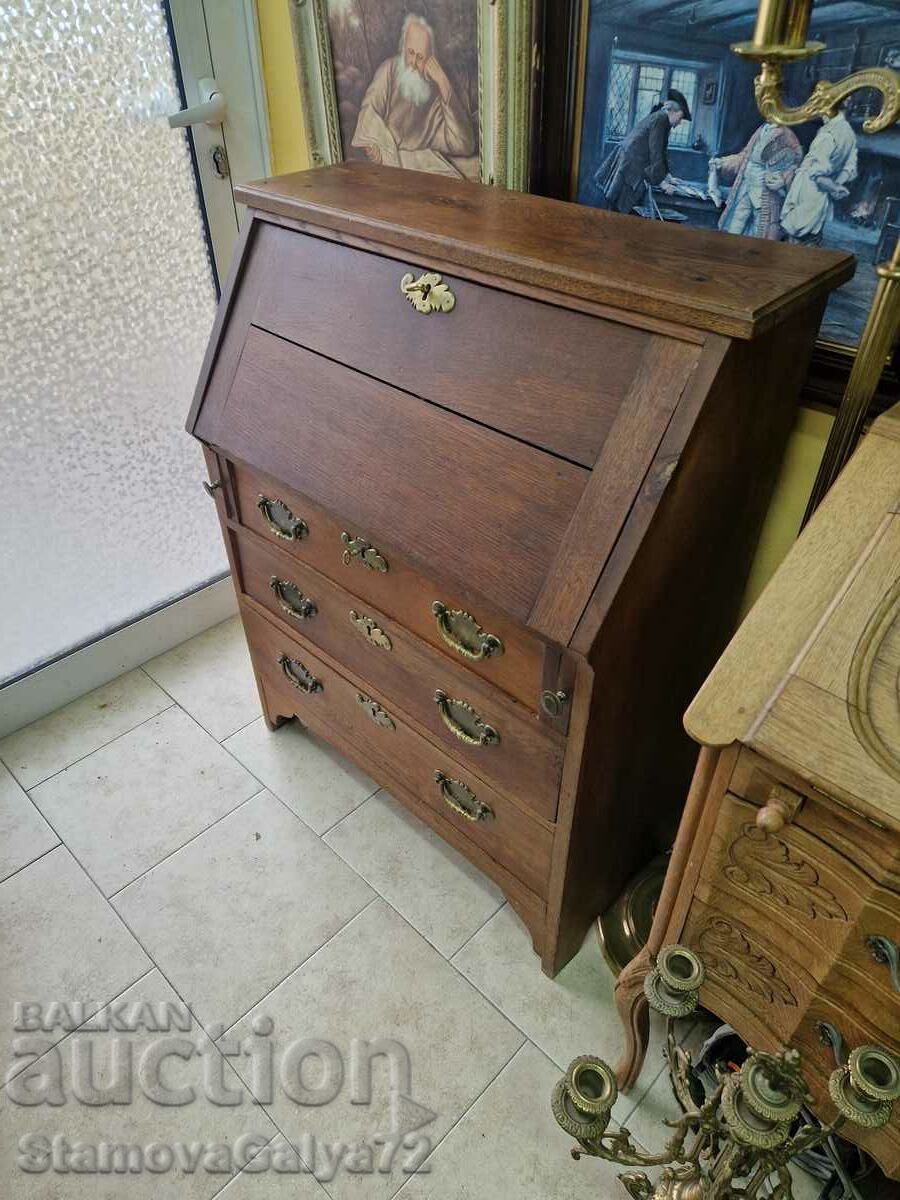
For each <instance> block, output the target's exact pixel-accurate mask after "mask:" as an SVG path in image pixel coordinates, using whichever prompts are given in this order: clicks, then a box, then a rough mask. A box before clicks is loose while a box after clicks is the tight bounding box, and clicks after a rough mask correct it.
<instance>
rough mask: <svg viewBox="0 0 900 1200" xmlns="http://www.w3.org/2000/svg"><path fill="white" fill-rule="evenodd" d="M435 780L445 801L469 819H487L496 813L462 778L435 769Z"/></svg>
mask: <svg viewBox="0 0 900 1200" xmlns="http://www.w3.org/2000/svg"><path fill="white" fill-rule="evenodd" d="M434 781H435V783H436V784H437V785H438V787H439V788H440V790H441V796H442V797H443V799H444V801H445V803H447V804H449V805H450V807H451V808H452V809H453V811H454V812H458V813H459V815H460V816H461V817H465V818H466V820H467V821H487V820H489V819H490V818H491V817H492V816H493V815H494V810H493V809H492V808H491V806H490V805H489V804H485V803H484V801H483V800H479V799H478V797H477V796H476V795H475V793H474V792H473V791H472V789H471V788H468V787H466V785H465V784H464V783H463V782H462V780H460V779H451V778H450V776H449V775H445V774H444V772H443V771H435V773H434Z"/></svg>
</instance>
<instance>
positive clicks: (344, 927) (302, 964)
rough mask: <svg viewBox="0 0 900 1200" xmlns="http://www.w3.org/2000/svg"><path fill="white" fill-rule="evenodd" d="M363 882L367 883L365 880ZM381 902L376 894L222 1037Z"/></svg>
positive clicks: (282, 978)
mask: <svg viewBox="0 0 900 1200" xmlns="http://www.w3.org/2000/svg"><path fill="white" fill-rule="evenodd" d="M363 882H365V880H364V881H363ZM379 900H381V901H382V902H383V903H387V901H385V900H384V898H383V897H382V896H379V895H378V894H377V893H376V894H375V895H374V896H373V897H372V899H371V900H369V901H368V902H367V903H366V904H364V905H363V907H362V908H361V909H360V910H359V912H356V913H354V914H353V916H352V917H351V918H350V919H349V921H345V922H344V924H343V925H342V926H341V927H340V929H336V930H335V931H334V933H332V934H330V935H329V936H328V937H327V938H326V939H325V941H324V942H323V943H322V945H321V946H317V947H316V949H315V950H313V951H312V953H311V954H308V955H307V956H306V958H304V959H303V961H302V962H299V963H297V964H296V965H295V966H293V967H291V969H290V970H289V971H288V972H287V974H286V975H283V976H282V977H281V979H279V980H278V982H277V983H275V984H273V985H272V987H270V988H269V990H268V991H267V992H264V993H263V995H262V996H260V997H259V999H258V1000H254V1001H253V1003H252V1004H251V1005H250V1007H249V1008H247V1009H245V1010H244V1011H243V1012H242V1013H241V1015H240V1016H239V1017H235V1019H234V1020H233V1021H232V1022H231V1024H230V1025H229V1026H228V1028H227V1029H224V1030H223V1031H222V1037H226V1036H227V1035H228V1034H229V1033H231V1031H232V1029H234V1027H235V1026H236V1025H239V1024H240V1023H241V1021H243V1020H244V1019H245V1017H247V1016H248V1015H249V1014H250V1013H251V1012H252V1011H253V1010H254V1008H258V1007H259V1005H260V1004H262V1003H263V1001H264V1000H268V998H269V997H270V996H271V995H272V994H273V993H274V992H276V991H277V990H278V988H280V987H281V985H282V984H283V983H287V981H288V980H289V979H290V978H291V976H292V975H296V973H297V972H298V971H299V970H300V969H301V968H302V967H305V966H306V965H307V963H309V962H311V961H312V960H313V959H314V958H315V957H316V955H317V954H319V953H320V952H321V951H322V950H324V949H325V947H326V946H327V945H329V943H331V942H333V941H334V939H335V938H336V937H337V936H338V934H340V933H343V932H344V930H345V929H346V928H347V927H348V926H349V925H352V924H353V922H354V921H356V920H358V919H359V918H360V917H361V916H362V915H363V913H364V912H366V911H367V910H368V909H370V908H371V907H372V905H373V904H377V903H378V901H379Z"/></svg>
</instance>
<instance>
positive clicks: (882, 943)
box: [866, 933, 900, 992]
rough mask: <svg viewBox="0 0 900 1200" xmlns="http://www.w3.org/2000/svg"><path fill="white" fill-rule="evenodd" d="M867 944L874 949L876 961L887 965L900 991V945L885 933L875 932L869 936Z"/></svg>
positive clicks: (892, 979) (897, 990)
mask: <svg viewBox="0 0 900 1200" xmlns="http://www.w3.org/2000/svg"><path fill="white" fill-rule="evenodd" d="M866 945H867V946H868V947H869V949H870V950H871V951H872V958H873V959H874V960H875V962H877V963H879V964H880V965H881V966H883V967H887V969H888V971H889V972H890V975H891V983H892V984H893V985H894V991H895V992H900V946H898V945H897V943H896V942H895V941H892V940H891V938H889V937H885V936H884V934H883V933H873V934H872V935H871V937H867V938H866Z"/></svg>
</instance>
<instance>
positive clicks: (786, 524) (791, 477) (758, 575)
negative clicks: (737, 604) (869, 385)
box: [743, 408, 834, 612]
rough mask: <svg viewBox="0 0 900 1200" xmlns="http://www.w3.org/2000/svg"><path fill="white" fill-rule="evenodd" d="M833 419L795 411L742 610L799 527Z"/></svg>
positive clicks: (818, 413)
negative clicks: (795, 419) (789, 436)
mask: <svg viewBox="0 0 900 1200" xmlns="http://www.w3.org/2000/svg"><path fill="white" fill-rule="evenodd" d="M833 419H834V418H833V417H832V416H831V414H830V413H826V412H821V411H819V410H818V409H813V408H801V409H800V410H799V411H798V413H797V422H796V425H795V426H794V431H793V433H792V434H791V438H790V441H789V442H788V447H787V452H786V453H785V456H784V461H783V463H782V464H781V472H780V474H779V477H778V482H777V484H776V486H775V494H774V495H773V497H772V503H771V505H770V506H769V511H768V514H767V516H766V520H765V524H764V525H763V529H762V534H761V536H760V539H759V546H758V547H757V550H756V557H755V559H754V562H753V568H752V570H751V572H750V579H749V580H748V583H747V591H746V592H745V594H744V605H743V608H744V612H746V611H747V609H749V608H750V606H751V605H752V604H753V602H754V600H756V598H757V596H758V595H759V593H760V592H761V591H762V589H763V588H764V587H765V585H766V584H767V583H768V581H769V578H770V576H771V575H772V572H773V571H774V570H775V568H776V567H777V566H778V564H779V563H780V562H781V560H782V559H783V558H784V556H785V554H787V552H788V550H789V549H790V547H791V543H792V542H793V541H794V539H795V538H796V536H797V534H798V532H799V530H800V522H801V520H802V519H803V513H804V511H805V510H806V501H807V499H808V498H809V493H810V492H811V491H812V485H813V480H814V479H815V477H816V471H817V469H818V466H819V460H820V459H821V457H822V451H823V450H824V449H825V443H826V441H827V440H828V434H829V432H830V430H831V425H832V421H833Z"/></svg>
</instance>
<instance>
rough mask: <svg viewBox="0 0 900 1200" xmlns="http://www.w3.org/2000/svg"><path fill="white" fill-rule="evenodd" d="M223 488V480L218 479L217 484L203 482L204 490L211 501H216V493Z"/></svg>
mask: <svg viewBox="0 0 900 1200" xmlns="http://www.w3.org/2000/svg"><path fill="white" fill-rule="evenodd" d="M222 486H223V484H222V480H221V479H217V480H216V482H215V483H210V482H209V480H207V479H204V480H203V490H204V492H206V494H207V496H209V498H210V499H211V500H215V498H216V492H217V491H218V490H219V488H220V487H222Z"/></svg>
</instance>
